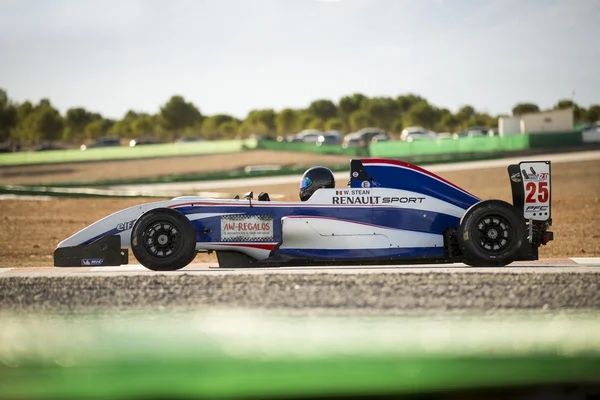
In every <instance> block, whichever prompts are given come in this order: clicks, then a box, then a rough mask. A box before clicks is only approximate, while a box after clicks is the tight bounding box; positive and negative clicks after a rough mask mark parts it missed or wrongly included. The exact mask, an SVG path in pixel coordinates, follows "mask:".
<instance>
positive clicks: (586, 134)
mask: <svg viewBox="0 0 600 400" xmlns="http://www.w3.org/2000/svg"><path fill="white" fill-rule="evenodd" d="M581 138H582V139H583V142H584V143H598V142H600V121H598V122H596V123H594V124H591V125H590V126H589V127H587V128H586V129H585V130H583V131H582V132H581Z"/></svg>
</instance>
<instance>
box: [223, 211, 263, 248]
mask: <svg viewBox="0 0 600 400" xmlns="http://www.w3.org/2000/svg"><path fill="white" fill-rule="evenodd" d="M221 240H222V241H224V242H248V241H265V240H273V217H272V216H271V215H223V216H222V217H221Z"/></svg>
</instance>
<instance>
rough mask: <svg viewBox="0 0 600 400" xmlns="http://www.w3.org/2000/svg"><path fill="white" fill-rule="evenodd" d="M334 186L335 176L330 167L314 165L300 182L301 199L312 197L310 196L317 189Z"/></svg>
mask: <svg viewBox="0 0 600 400" xmlns="http://www.w3.org/2000/svg"><path fill="white" fill-rule="evenodd" d="M334 187H335V177H334V176H333V172H331V170H330V169H329V168H325V167H312V168H310V169H308V170H307V171H306V172H305V173H304V175H303V176H302V182H300V200H301V201H306V200H308V199H310V196H312V195H313V193H314V192H316V191H317V189H321V188H334Z"/></svg>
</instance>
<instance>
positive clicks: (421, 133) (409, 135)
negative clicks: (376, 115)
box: [400, 126, 437, 142]
mask: <svg viewBox="0 0 600 400" xmlns="http://www.w3.org/2000/svg"><path fill="white" fill-rule="evenodd" d="M420 139H428V140H434V139H437V136H436V134H435V132H433V131H430V130H429V129H425V128H423V127H421V126H411V127H408V128H406V129H404V130H402V133H401V134H400V140H402V141H405V142H412V141H413V140H420Z"/></svg>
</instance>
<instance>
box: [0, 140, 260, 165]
mask: <svg viewBox="0 0 600 400" xmlns="http://www.w3.org/2000/svg"><path fill="white" fill-rule="evenodd" d="M255 147H256V140H254V139H248V140H215V141H203V142H186V143H165V144H153V145H143V146H135V147H126V146H119V147H98V148H89V149H87V150H85V151H82V150H79V149H69V150H53V151H40V152H33V151H27V152H19V153H6V154H0V166H2V165H23V164H47V163H65V162H85V161H107V160H127V159H136V158H137V159H139V158H159V157H177V156H192V155H201V154H222V153H234V152H239V151H242V150H246V149H250V148H255Z"/></svg>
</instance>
